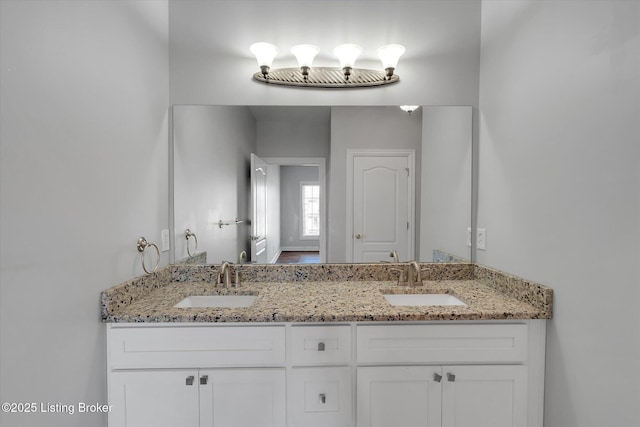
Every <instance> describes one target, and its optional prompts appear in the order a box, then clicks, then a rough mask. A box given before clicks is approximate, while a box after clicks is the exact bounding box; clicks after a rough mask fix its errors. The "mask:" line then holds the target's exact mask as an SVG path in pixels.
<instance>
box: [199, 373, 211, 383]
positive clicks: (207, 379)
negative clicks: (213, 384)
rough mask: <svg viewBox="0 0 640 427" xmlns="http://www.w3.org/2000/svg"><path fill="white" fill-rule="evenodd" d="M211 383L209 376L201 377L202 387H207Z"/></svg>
mask: <svg viewBox="0 0 640 427" xmlns="http://www.w3.org/2000/svg"><path fill="white" fill-rule="evenodd" d="M208 381H209V375H203V376H201V377H200V385H207V382H208Z"/></svg>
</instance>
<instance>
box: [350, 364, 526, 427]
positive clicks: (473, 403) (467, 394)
mask: <svg viewBox="0 0 640 427" xmlns="http://www.w3.org/2000/svg"><path fill="white" fill-rule="evenodd" d="M526 370H527V369H526V367H524V366H483V365H477V366H383V367H362V368H358V400H357V408H358V414H357V420H358V422H357V425H358V427H384V426H389V425H393V426H397V427H434V426H436V427H441V426H442V427H521V426H526V425H527V411H526V401H527V396H526V393H527V388H526Z"/></svg>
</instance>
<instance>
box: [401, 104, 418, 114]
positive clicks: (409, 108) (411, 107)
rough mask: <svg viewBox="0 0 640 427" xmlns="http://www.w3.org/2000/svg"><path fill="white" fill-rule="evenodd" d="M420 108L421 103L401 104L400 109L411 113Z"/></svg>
mask: <svg viewBox="0 0 640 427" xmlns="http://www.w3.org/2000/svg"><path fill="white" fill-rule="evenodd" d="M418 108H420V106H419V105H401V106H400V109H401V110H402V111H405V112H407V113H409V115H411V113H413V112H414V111H416V110H417V109H418Z"/></svg>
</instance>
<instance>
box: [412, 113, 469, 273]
mask: <svg viewBox="0 0 640 427" xmlns="http://www.w3.org/2000/svg"><path fill="white" fill-rule="evenodd" d="M471 110H472V109H471V107H423V108H422V156H421V163H420V166H421V193H422V194H421V196H422V197H421V200H420V216H419V218H420V220H419V221H420V235H419V236H420V239H419V241H418V245H419V247H420V259H421V260H423V261H432V260H433V251H434V250H436V249H437V250H440V251H444V252H447V253H449V254H453V255H456V256H457V257H460V258H464V259H470V257H471V248H469V247H468V246H467V233H466V230H467V227H470V226H471V151H472V146H471V134H472V126H471V123H472V111H471Z"/></svg>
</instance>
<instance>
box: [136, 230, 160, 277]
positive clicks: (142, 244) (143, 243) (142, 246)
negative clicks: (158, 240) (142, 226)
mask: <svg viewBox="0 0 640 427" xmlns="http://www.w3.org/2000/svg"><path fill="white" fill-rule="evenodd" d="M149 246H153V247H154V248H155V249H156V254H157V255H158V259H157V260H156V265H155V266H154V267H153V269H152V270H151V271H149V270H147V266H146V265H145V263H144V251H146V250H147V248H148V247H149ZM136 247H137V248H138V252H140V253H142V256H141V257H140V258H141V259H142V269H143V270H144V272H145V273H147V274H150V273H153V272H155V271H156V270H157V269H158V264H160V249H158V245H156V244H155V243H149V242H147V239H145V238H144V237H140V238H139V239H138V244H137V245H136Z"/></svg>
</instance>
